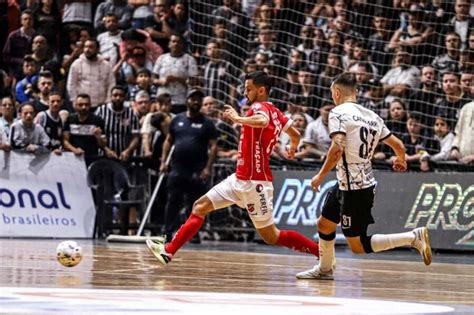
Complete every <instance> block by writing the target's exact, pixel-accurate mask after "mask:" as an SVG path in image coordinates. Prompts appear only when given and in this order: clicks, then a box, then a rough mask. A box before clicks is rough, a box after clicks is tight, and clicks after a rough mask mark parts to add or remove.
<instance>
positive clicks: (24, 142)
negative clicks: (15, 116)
mask: <svg viewBox="0 0 474 315" xmlns="http://www.w3.org/2000/svg"><path fill="white" fill-rule="evenodd" d="M34 117H35V107H34V106H33V104H31V103H24V104H23V105H21V107H20V118H21V119H20V120H17V121H16V122H14V123H13V125H12V127H11V130H10V139H9V141H10V147H11V148H12V150H17V151H20V152H28V153H33V154H41V153H47V152H49V149H48V147H49V143H50V141H49V137H48V135H47V134H46V132H45V131H44V129H43V127H41V126H40V125H38V124H37V123H35V122H34Z"/></svg>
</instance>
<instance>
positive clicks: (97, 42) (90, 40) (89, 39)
mask: <svg viewBox="0 0 474 315" xmlns="http://www.w3.org/2000/svg"><path fill="white" fill-rule="evenodd" d="M86 42H94V43H95V46H96V47H97V51H99V50H100V43H99V41H98V40H97V38H94V37H90V38H88V39H87V40H86Z"/></svg>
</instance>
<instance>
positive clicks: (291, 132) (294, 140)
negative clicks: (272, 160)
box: [285, 126, 301, 160]
mask: <svg viewBox="0 0 474 315" xmlns="http://www.w3.org/2000/svg"><path fill="white" fill-rule="evenodd" d="M285 133H286V134H287V135H288V136H290V141H291V142H290V145H289V146H287V147H286V158H287V159H288V160H291V159H293V158H294V157H295V152H296V150H297V149H298V145H299V143H300V139H301V134H300V132H299V131H298V130H297V129H296V128H295V127H293V126H290V127H288V129H286V130H285Z"/></svg>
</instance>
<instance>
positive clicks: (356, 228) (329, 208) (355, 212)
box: [321, 184, 375, 237]
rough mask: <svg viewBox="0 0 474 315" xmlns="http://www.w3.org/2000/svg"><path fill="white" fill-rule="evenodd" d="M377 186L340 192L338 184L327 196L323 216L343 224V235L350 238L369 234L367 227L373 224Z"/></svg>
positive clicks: (322, 211)
mask: <svg viewBox="0 0 474 315" xmlns="http://www.w3.org/2000/svg"><path fill="white" fill-rule="evenodd" d="M374 197H375V186H371V187H368V188H365V189H358V190H350V191H345V190H340V189H339V186H338V185H337V184H336V185H334V187H333V188H331V189H330V190H329V192H328V194H327V195H326V199H325V200H324V203H323V207H322V210H321V215H322V216H323V217H325V218H326V219H328V220H330V221H332V222H334V223H339V222H341V219H342V222H341V228H342V233H343V234H344V235H345V236H348V237H355V236H360V235H366V234H367V227H368V226H369V225H370V224H373V223H374V222H375V221H374V218H373V217H372V213H371V212H372V207H373V205H374Z"/></svg>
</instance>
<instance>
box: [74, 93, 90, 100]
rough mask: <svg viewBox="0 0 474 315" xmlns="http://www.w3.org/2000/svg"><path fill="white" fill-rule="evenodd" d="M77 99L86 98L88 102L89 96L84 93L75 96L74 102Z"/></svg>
mask: <svg viewBox="0 0 474 315" xmlns="http://www.w3.org/2000/svg"><path fill="white" fill-rule="evenodd" d="M78 98H87V99H88V100H89V101H90V100H91V97H90V95H89V94H86V93H80V94H77V96H76V100H77V99H78Z"/></svg>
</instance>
